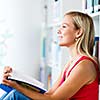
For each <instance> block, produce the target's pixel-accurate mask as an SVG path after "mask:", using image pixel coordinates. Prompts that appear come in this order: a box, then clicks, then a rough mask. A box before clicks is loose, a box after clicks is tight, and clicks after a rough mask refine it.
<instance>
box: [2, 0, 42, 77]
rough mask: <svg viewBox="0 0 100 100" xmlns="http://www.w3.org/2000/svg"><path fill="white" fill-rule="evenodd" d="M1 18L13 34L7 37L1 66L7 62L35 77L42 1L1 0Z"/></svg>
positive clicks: (38, 60) (38, 55)
mask: <svg viewBox="0 0 100 100" xmlns="http://www.w3.org/2000/svg"><path fill="white" fill-rule="evenodd" d="M0 20H4V21H5V23H6V25H7V28H8V30H9V32H10V33H11V34H12V37H11V38H9V39H7V40H6V46H7V47H6V51H7V55H6V56H5V58H4V65H10V66H12V67H15V68H17V69H20V70H22V71H25V73H27V74H29V75H31V76H33V77H35V78H38V75H39V73H38V71H39V63H40V33H41V23H42V14H41V0H0ZM4 27H5V26H4ZM0 34H1V33H0Z"/></svg>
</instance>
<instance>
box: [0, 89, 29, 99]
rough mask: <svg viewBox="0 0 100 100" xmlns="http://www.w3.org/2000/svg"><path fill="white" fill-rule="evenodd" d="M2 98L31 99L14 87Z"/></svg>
mask: <svg viewBox="0 0 100 100" xmlns="http://www.w3.org/2000/svg"><path fill="white" fill-rule="evenodd" d="M0 100H1V99H0ZM3 100H31V99H30V98H28V97H27V96H25V95H23V94H22V93H20V92H18V91H17V90H15V89H14V90H12V91H11V92H10V93H9V94H8V95H7V96H6V97H5V98H3Z"/></svg>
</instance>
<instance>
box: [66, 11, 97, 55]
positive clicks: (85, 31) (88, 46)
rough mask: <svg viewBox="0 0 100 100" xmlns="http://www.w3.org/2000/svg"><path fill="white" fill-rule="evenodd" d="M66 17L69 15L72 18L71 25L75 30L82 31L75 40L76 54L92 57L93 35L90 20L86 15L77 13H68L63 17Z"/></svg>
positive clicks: (92, 24)
mask: <svg viewBox="0 0 100 100" xmlns="http://www.w3.org/2000/svg"><path fill="white" fill-rule="evenodd" d="M66 15H69V16H70V17H71V18H72V20H73V24H74V26H75V28H76V29H81V30H82V35H81V37H80V38H78V39H77V48H78V52H79V53H82V52H84V53H85V54H86V55H88V56H92V55H93V46H94V33H95V31H94V23H93V20H92V18H91V17H90V16H89V15H88V14H85V13H82V12H78V11H71V12H68V13H66V14H65V15H64V16H66ZM81 50H82V52H81Z"/></svg>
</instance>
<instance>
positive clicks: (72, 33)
mask: <svg viewBox="0 0 100 100" xmlns="http://www.w3.org/2000/svg"><path fill="white" fill-rule="evenodd" d="M77 32H78V30H76V29H75V26H74V24H73V22H72V18H71V17H70V16H68V15H66V16H65V17H64V19H63V21H62V24H61V27H60V28H59V30H58V39H59V45H60V46H67V47H69V46H71V45H73V44H74V43H75V37H76V33H77Z"/></svg>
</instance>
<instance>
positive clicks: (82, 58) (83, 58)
mask: <svg viewBox="0 0 100 100" xmlns="http://www.w3.org/2000/svg"><path fill="white" fill-rule="evenodd" d="M85 59H88V60H90V61H92V62H93V63H94V65H95V67H96V70H97V72H98V64H97V63H96V62H95V61H94V60H93V59H92V58H90V57H87V56H82V57H81V58H79V60H78V61H77V62H76V63H75V64H74V65H73V67H72V68H71V69H70V71H69V72H68V75H67V77H68V76H69V75H70V72H71V71H72V70H73V68H74V67H75V66H76V65H77V64H78V63H79V62H80V61H82V60H85Z"/></svg>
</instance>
